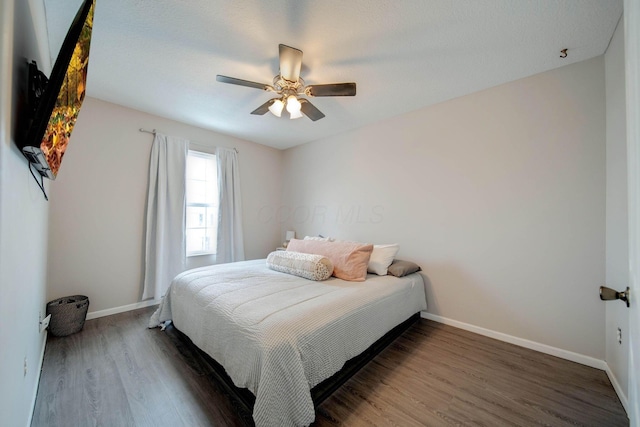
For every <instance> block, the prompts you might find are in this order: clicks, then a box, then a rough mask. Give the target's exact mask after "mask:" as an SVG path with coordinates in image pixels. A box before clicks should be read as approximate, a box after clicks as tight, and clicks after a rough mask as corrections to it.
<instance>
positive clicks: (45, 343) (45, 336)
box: [27, 329, 49, 427]
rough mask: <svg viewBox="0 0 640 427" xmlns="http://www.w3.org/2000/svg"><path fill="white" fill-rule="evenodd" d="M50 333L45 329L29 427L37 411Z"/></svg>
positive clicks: (28, 421) (28, 422)
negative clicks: (41, 375) (45, 351)
mask: <svg viewBox="0 0 640 427" xmlns="http://www.w3.org/2000/svg"><path fill="white" fill-rule="evenodd" d="M48 334H49V331H47V330H46V329H45V331H44V334H42V335H43V336H42V350H41V351H40V360H39V361H38V380H37V381H36V386H35V387H34V388H33V396H32V397H31V410H30V411H29V419H28V420H27V427H30V426H31V421H32V420H33V411H35V410H36V398H37V397H38V388H39V387H40V373H41V372H42V364H43V363H44V350H45V347H46V346H47V335H48Z"/></svg>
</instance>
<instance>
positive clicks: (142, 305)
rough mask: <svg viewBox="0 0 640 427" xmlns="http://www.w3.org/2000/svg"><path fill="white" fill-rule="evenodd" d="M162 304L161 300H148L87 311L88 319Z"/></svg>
mask: <svg viewBox="0 0 640 427" xmlns="http://www.w3.org/2000/svg"><path fill="white" fill-rule="evenodd" d="M157 304H160V300H153V299H150V300H146V301H141V302H137V303H135V304H128V305H122V306H120V307H114V308H107V309H106V310H98V311H90V312H89V313H87V320H91V319H97V318H98V317H104V316H111V315H112V314H118V313H124V312H125V311H131V310H136V309H138V308H145V307H149V306H152V305H157Z"/></svg>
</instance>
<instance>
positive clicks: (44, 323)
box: [40, 313, 51, 332]
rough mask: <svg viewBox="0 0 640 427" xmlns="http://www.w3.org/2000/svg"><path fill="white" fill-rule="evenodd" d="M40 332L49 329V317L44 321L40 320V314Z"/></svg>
mask: <svg viewBox="0 0 640 427" xmlns="http://www.w3.org/2000/svg"><path fill="white" fill-rule="evenodd" d="M40 317H41V319H40V332H44V330H45V329H47V328H48V327H49V322H50V321H51V315H50V314H49V315H47V317H45V318H44V319H42V313H40Z"/></svg>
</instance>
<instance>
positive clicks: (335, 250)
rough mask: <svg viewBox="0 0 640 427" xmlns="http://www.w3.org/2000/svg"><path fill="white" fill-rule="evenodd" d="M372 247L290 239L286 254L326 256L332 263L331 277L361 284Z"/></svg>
mask: <svg viewBox="0 0 640 427" xmlns="http://www.w3.org/2000/svg"><path fill="white" fill-rule="evenodd" d="M372 251H373V245H363V244H362V243H354V242H327V241H317V240H298V239H292V240H291V241H290V242H289V246H287V252H304V253H307V254H318V255H323V256H326V257H327V258H329V259H330V260H331V262H332V263H333V275H334V276H336V277H337V278H339V279H343V280H351V281H354V282H362V281H364V280H365V279H366V278H367V266H368V264H369V258H370V257H371V252H372Z"/></svg>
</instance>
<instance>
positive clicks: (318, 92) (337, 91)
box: [305, 83, 356, 96]
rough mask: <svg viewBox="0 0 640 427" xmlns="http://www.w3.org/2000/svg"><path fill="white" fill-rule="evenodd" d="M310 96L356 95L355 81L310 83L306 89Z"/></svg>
mask: <svg viewBox="0 0 640 427" xmlns="http://www.w3.org/2000/svg"><path fill="white" fill-rule="evenodd" d="M305 93H306V94H307V95H309V96H356V84H355V83H331V84H326V85H309V86H307V88H306V89H305Z"/></svg>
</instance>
